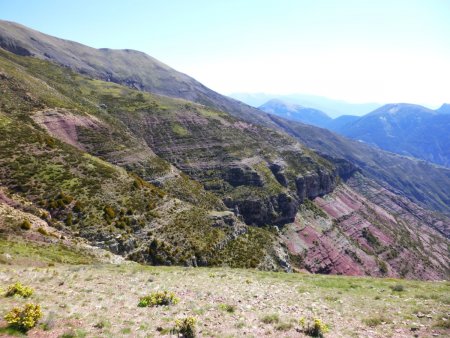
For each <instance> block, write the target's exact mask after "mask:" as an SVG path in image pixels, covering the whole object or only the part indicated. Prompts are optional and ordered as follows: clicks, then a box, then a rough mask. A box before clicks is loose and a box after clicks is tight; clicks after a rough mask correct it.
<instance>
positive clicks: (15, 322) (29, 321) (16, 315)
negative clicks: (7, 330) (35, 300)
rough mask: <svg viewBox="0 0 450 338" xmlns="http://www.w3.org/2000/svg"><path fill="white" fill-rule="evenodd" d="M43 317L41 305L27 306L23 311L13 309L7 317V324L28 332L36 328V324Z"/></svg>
mask: <svg viewBox="0 0 450 338" xmlns="http://www.w3.org/2000/svg"><path fill="white" fill-rule="evenodd" d="M41 317H42V311H41V307H40V305H37V304H31V303H29V304H25V307H24V308H23V309H21V308H17V307H15V308H13V309H12V310H11V311H10V312H8V313H7V314H6V316H5V320H6V321H7V323H8V324H9V325H10V326H12V327H14V328H17V329H18V330H21V331H28V330H29V329H31V328H33V327H35V326H36V323H37V322H38V320H39V319H41Z"/></svg>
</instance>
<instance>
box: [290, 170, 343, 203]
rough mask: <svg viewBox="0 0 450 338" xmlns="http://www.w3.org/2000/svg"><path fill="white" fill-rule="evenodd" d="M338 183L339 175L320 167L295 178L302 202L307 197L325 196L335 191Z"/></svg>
mask: <svg viewBox="0 0 450 338" xmlns="http://www.w3.org/2000/svg"><path fill="white" fill-rule="evenodd" d="M336 184H337V175H336V173H335V172H329V171H326V170H324V169H318V170H317V171H316V172H311V173H308V174H305V175H302V176H298V177H297V178H296V180H295V186H296V188H297V196H298V198H299V200H300V201H301V202H303V201H304V200H305V198H308V199H313V198H315V197H317V196H323V195H326V194H328V193H330V192H332V191H333V189H334V188H335V187H336Z"/></svg>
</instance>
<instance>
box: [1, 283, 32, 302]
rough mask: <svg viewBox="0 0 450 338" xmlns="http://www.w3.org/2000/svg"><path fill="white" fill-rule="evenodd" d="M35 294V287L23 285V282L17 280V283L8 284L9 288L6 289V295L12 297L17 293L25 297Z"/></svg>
mask: <svg viewBox="0 0 450 338" xmlns="http://www.w3.org/2000/svg"><path fill="white" fill-rule="evenodd" d="M32 294H33V289H32V288H29V287H28V286H23V285H22V283H20V282H17V283H15V284H12V285H10V286H8V289H7V290H6V294H5V296H6V297H12V296H15V295H19V296H21V297H23V298H28V297H30V296H31V295H32Z"/></svg>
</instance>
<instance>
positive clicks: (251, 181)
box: [222, 165, 263, 187]
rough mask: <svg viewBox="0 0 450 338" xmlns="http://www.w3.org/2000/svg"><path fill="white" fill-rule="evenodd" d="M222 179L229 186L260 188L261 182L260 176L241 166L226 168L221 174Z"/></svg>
mask: <svg viewBox="0 0 450 338" xmlns="http://www.w3.org/2000/svg"><path fill="white" fill-rule="evenodd" d="M222 177H223V179H224V180H225V181H226V182H228V183H229V184H230V185H231V186H233V187H237V186H240V185H251V186H257V187H262V186H263V181H262V178H261V176H260V175H259V174H258V172H256V171H255V170H253V169H252V168H251V167H248V166H243V165H233V166H230V167H229V168H226V169H225V171H224V172H223V174H222Z"/></svg>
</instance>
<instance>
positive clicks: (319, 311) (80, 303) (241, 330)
mask: <svg viewBox="0 0 450 338" xmlns="http://www.w3.org/2000/svg"><path fill="white" fill-rule="evenodd" d="M2 250H3V253H2V255H0V256H2V257H3V258H2V260H1V262H2V264H0V288H1V289H3V290H5V289H6V287H7V286H8V285H10V284H12V283H15V282H17V281H20V282H22V283H23V284H24V285H28V286H31V287H32V288H34V290H35V292H34V294H33V295H32V296H31V299H29V300H25V299H22V298H16V297H12V298H6V297H3V296H2V299H1V302H0V313H1V315H2V317H3V316H4V315H5V314H6V312H7V311H8V310H10V309H11V308H12V307H13V306H17V305H23V304H25V303H27V302H33V303H38V304H41V306H42V310H43V312H44V317H43V319H42V320H41V322H40V324H39V325H38V326H37V327H36V328H34V329H32V330H31V331H29V332H28V335H29V336H30V337H61V336H63V337H153V336H155V337H158V336H164V335H166V336H168V335H170V332H169V331H170V328H172V327H173V326H174V321H175V320H176V319H178V318H185V317H187V316H193V317H195V318H196V320H197V324H196V327H197V334H198V336H201V337H242V336H246V337H263V336H265V337H302V336H304V334H303V333H302V332H301V326H300V324H299V319H300V318H301V317H304V318H305V319H306V321H308V320H310V319H312V318H319V319H320V320H321V321H323V322H324V323H325V324H327V325H328V326H329V333H327V334H326V335H325V337H412V336H417V337H432V336H440V337H444V336H447V337H448V335H449V334H450V330H449V325H448V323H449V313H448V310H449V303H450V298H449V297H450V292H449V291H450V284H449V282H419V281H407V280H394V279H375V278H355V277H340V276H325V275H309V274H298V273H296V274H292V273H291V274H286V273H272V272H261V271H255V270H242V269H228V268H183V267H148V266H142V265H138V264H134V263H130V264H121V265H113V264H91V265H69V264H58V263H56V264H55V265H54V264H53V263H51V264H49V266H42V265H41V266H39V265H35V266H30V265H29V264H28V265H27V266H23V265H21V264H15V263H14V259H12V260H11V261H10V262H8V259H11V258H10V257H13V256H12V255H14V252H12V253H5V247H3V248H2ZM4 257H7V258H6V259H5V258H4ZM8 263H9V264H8ZM28 263H29V262H28ZM396 285H397V288H400V289H401V287H399V285H401V286H403V288H404V290H403V291H394V290H393V289H392V288H394V286H396ZM162 290H169V291H173V292H174V293H175V294H176V295H177V296H178V297H179V298H180V302H179V303H178V304H176V305H172V306H169V307H167V306H163V307H138V306H137V304H138V301H139V298H140V297H142V296H144V295H146V294H149V293H150V292H153V291H162ZM5 326H6V322H5V321H2V322H1V323H0V327H2V328H1V329H0V336H1V337H7V336H9V335H10V334H18V333H17V332H14V331H13V330H11V329H8V328H6V327H5Z"/></svg>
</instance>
